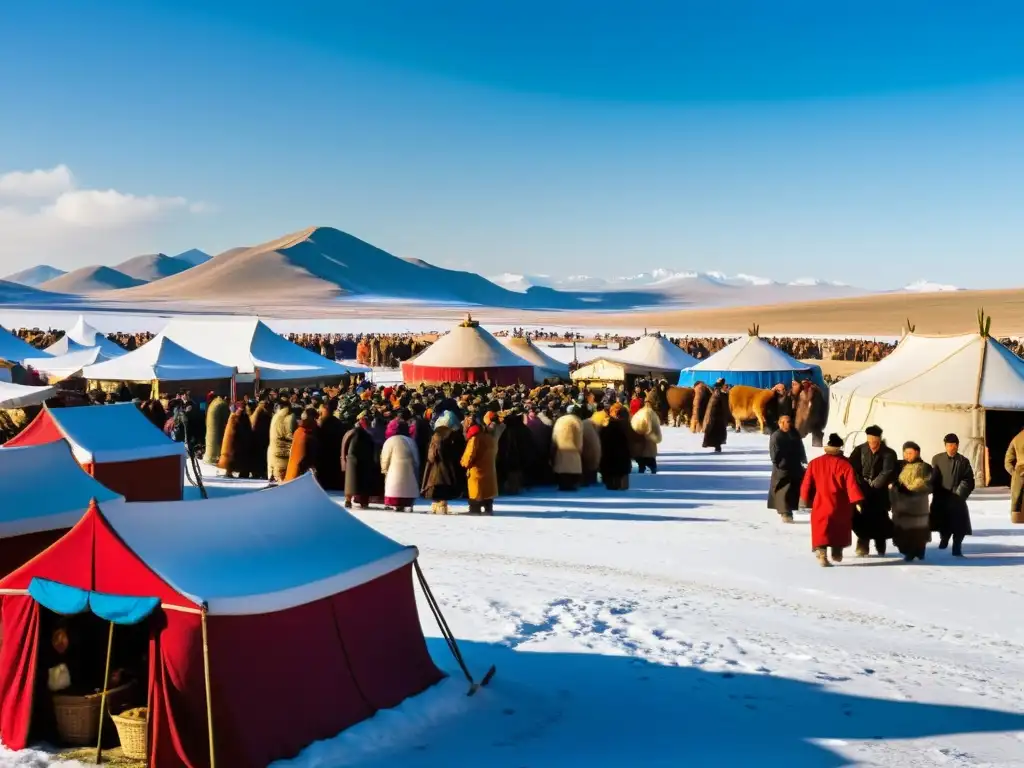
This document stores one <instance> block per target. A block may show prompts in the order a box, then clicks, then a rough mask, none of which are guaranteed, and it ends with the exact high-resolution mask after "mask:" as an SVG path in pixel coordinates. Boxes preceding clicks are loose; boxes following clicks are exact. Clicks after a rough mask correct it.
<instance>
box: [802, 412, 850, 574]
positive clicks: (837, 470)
mask: <svg viewBox="0 0 1024 768" xmlns="http://www.w3.org/2000/svg"><path fill="white" fill-rule="evenodd" d="M862 501H864V494H863V493H862V492H861V490H860V486H859V485H858V484H857V476H856V474H854V471H853V467H851V466H850V462H849V461H848V460H847V458H846V457H845V456H843V440H842V438H841V437H839V435H837V434H835V433H834V432H833V433H832V434H831V435H829V436H828V445H827V446H826V447H825V455H824V456H819V457H818V458H816V459H812V460H811V463H810V464H808V465H807V471H806V473H805V474H804V481H803V483H802V484H801V486H800V504H801V506H804V507H810V508H811V548H812V549H813V550H814V554H815V555H816V556H817V558H818V562H819V563H820V564H821V566H822V567H823V568H830V567H831V566H832V563H831V562H829V559H828V552H827V550H828V549H829V548H831V549H832V559H833V560H834V561H835V562H837V563H841V562H842V561H843V548H844V547H848V546H850V544H852V543H853V513H854V507H858V508H859V507H860V503H861V502H862Z"/></svg>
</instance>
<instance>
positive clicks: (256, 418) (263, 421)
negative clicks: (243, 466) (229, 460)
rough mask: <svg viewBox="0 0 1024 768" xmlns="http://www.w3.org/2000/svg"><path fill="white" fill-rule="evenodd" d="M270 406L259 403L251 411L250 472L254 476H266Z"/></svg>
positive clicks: (270, 416)
mask: <svg viewBox="0 0 1024 768" xmlns="http://www.w3.org/2000/svg"><path fill="white" fill-rule="evenodd" d="M272 419H273V416H272V415H271V413H270V406H269V405H267V404H266V403H259V404H258V405H257V406H256V410H254V411H253V412H252V416H251V417H250V418H249V421H250V422H251V423H252V472H253V475H254V476H256V477H262V478H265V477H266V476H267V449H268V448H270V422H271V420H272Z"/></svg>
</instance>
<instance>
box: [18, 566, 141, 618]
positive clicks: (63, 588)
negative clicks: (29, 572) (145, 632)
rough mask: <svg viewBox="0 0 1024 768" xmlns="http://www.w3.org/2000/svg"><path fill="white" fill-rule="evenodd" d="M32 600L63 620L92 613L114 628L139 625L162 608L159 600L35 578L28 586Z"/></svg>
mask: <svg viewBox="0 0 1024 768" xmlns="http://www.w3.org/2000/svg"><path fill="white" fill-rule="evenodd" d="M28 593H29V595H31V596H32V599H33V600H35V601H36V602H37V603H39V604H40V605H41V606H43V607H44V608H48V609H49V610H51V611H53V612H54V613H59V614H62V615H64V616H73V615H75V614H78V613H85V612H86V611H92V612H93V613H94V614H96V615H97V616H99V617H100V618H101V619H104V620H105V621H112V622H113V623H115V624H138V623H139V622H140V621H142V620H143V619H145V618H146V617H148V616H149V614H151V613H152V612H153V611H154V610H156V607H157V606H158V605H160V599H159V598H157V597H127V596H122V595H107V594H104V593H102V592H89V591H87V590H84V589H78V588H77V587H69V586H67V585H66V584H60V583H58V582H56V581H50V580H49V579H40V578H38V577H36V578H33V579H32V581H31V582H29V585H28Z"/></svg>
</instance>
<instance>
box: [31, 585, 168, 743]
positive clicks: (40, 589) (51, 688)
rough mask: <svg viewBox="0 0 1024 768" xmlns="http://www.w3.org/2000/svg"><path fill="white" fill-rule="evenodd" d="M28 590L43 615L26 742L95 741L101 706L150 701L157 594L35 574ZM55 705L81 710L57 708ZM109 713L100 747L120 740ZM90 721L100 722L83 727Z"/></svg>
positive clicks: (120, 707)
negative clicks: (103, 589) (110, 590)
mask: <svg viewBox="0 0 1024 768" xmlns="http://www.w3.org/2000/svg"><path fill="white" fill-rule="evenodd" d="M28 591H29V596H30V597H32V598H33V599H34V600H35V601H36V603H37V605H38V621H39V625H38V632H37V635H36V638H35V643H36V659H37V663H36V675H35V680H34V681H33V683H34V692H35V695H34V696H33V704H32V716H31V717H32V719H31V725H30V728H29V734H28V740H29V741H28V743H40V742H46V743H50V744H55V745H58V746H61V747H89V748H91V749H95V748H96V745H97V743H98V738H99V727H98V722H97V720H98V719H99V718H98V717H97V715H98V714H102V713H103V711H104V710H105V711H106V712H107V713H112V714H115V715H116V714H120V713H122V712H124V711H125V710H127V709H131V708H133V707H144V706H146V705H147V694H148V691H149V676H150V668H149V652H150V644H151V639H152V636H153V634H154V633H155V632H156V631H157V628H156V626H155V621H156V618H157V616H158V613H154V609H155V608H156V607H157V605H158V601H156V600H155V599H151V598H130V597H119V596H115V595H101V594H99V593H96V592H86V591H84V590H79V589H74V588H72V587H66V586H64V585H61V584H57V583H55V582H49V581H46V580H44V579H33V581H32V583H31V585H30V587H29V590H28ZM108 650H109V670H108V667H107V662H108ZM108 671H109V674H108ZM105 674H108V676H107V681H106V682H107V685H106V686H105V687H106V693H105V694H104V676H105ZM55 689H58V690H55ZM58 709H62V710H65V711H68V710H74V711H75V712H77V713H79V714H76V715H58ZM90 712H92V713H96V714H92V715H90V714H87V713H90ZM58 718H61V719H65V720H66V721H67V722H70V723H79V725H78V726H75V725H72V726H71V727H70V728H65V731H66V732H67V731H69V730H70V731H77V732H78V734H79V736H78V737H71V738H68V737H65V736H62V735H61V730H62V729H61V728H60V727H59V725H58ZM104 720H105V722H104V726H103V742H102V744H103V747H104V748H110V747H114V746H117V744H118V738H117V731H116V729H115V727H114V725H113V723H112V722H111V721H110V720H109V717H106V716H104ZM86 722H90V723H95V729H94V728H93V727H92V726H91V724H90V727H88V728H86V727H85V726H84V723H86ZM90 731H91V733H90Z"/></svg>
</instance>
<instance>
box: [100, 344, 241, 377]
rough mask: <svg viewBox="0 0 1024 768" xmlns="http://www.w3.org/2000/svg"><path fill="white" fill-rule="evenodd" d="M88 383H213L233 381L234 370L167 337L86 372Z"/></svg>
mask: <svg viewBox="0 0 1024 768" xmlns="http://www.w3.org/2000/svg"><path fill="white" fill-rule="evenodd" d="M82 375H83V376H84V377H85V378H86V379H88V380H89V381H212V380H217V379H230V378H231V377H232V376H234V375H235V369H234V368H231V367H229V366H226V365H221V364H220V363H215V362H213V361H212V360H207V359H206V358H204V357H200V356H199V355H197V354H195V353H193V352H189V351H188V350H187V349H185V348H184V347H181V346H179V345H178V344H176V343H175V342H173V341H171V340H170V339H168V338H167V337H166V336H157V337H156V338H154V339H152V340H151V341H149V342H147V343H146V344H143V345H142V346H141V347H139V348H138V349H136V350H134V351H132V352H128V353H127V354H124V355H121V356H120V357H115V358H114V359H112V360H107V361H105V362H101V363H96V364H95V365H90V366H87V367H86V368H84V369H83V371H82Z"/></svg>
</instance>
